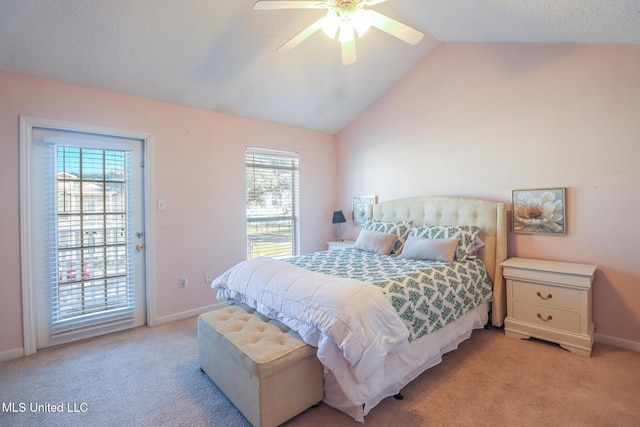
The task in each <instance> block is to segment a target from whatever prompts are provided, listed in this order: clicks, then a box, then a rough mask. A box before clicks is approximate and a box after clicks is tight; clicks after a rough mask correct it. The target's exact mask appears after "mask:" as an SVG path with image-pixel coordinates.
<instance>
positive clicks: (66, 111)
mask: <svg viewBox="0 0 640 427" xmlns="http://www.w3.org/2000/svg"><path fill="white" fill-rule="evenodd" d="M19 116H30V117H37V118H43V119H53V120H60V121H66V122H76V123H83V124H88V125H96V126H104V127H110V128H119V129H126V130H132V131H138V132H145V133H150V134H152V135H153V141H152V144H153V147H154V148H153V152H154V159H153V168H154V179H153V181H154V183H153V184H154V190H155V194H154V197H153V198H154V200H157V199H164V200H166V203H167V210H166V211H162V212H160V211H156V210H155V209H154V211H153V215H154V221H155V230H154V232H155V248H154V249H155V255H156V260H155V264H156V269H155V277H156V283H155V289H156V307H157V317H158V318H163V317H167V318H170V317H172V316H180V314H181V313H187V312H191V311H194V310H197V309H199V308H202V307H206V306H208V305H211V304H213V303H215V302H216V298H215V292H214V291H213V290H212V289H211V288H210V287H209V285H207V284H205V283H204V274H205V272H207V271H211V272H213V273H214V275H217V274H220V273H222V272H223V271H224V270H226V269H227V268H228V267H230V266H231V265H233V264H235V263H237V262H238V261H241V260H242V259H244V258H245V251H246V245H245V240H244V236H245V229H244V203H245V202H244V197H245V196H244V179H245V178H244V148H245V146H247V145H253V146H263V147H270V148H277V149H284V150H293V151H297V152H299V153H300V169H301V173H300V193H301V200H300V216H301V235H302V241H301V250H302V251H303V252H311V251H316V250H322V249H325V248H326V244H325V242H326V241H327V240H329V239H331V236H332V228H331V224H330V218H331V213H332V211H333V209H334V205H335V200H336V178H335V177H336V160H335V156H336V146H335V138H334V137H333V136H331V135H326V134H322V133H319V132H312V131H306V130H301V129H295V128H291V127H286V126H280V125H275V124H269V123H265V122H259V121H254V120H248V119H243V118H238V117H233V116H228V115H223V114H219V113H215V112H210V111H203V110H197V109H192V108H186V107H182V106H178V105H172V104H167V103H162V102H156V101H151V100H148V99H142V98H135V97H130V96H124V95H119V94H115V93H110V92H105V91H100V90H94V89H89V88H85V87H80V86H73V85H67V84H62V83H56V82H52V81H48V80H42V79H35V78H29V77H23V76H18V75H15V74H8V73H2V72H0V135H1V136H0V159H1V168H0V200H2V202H3V203H2V209H1V212H2V214H1V215H2V217H1V220H0V236H2V237H1V240H0V271H2V280H1V281H0V290H1V296H0V355H1V354H2V353H3V352H9V351H15V350H16V349H20V348H21V347H22V300H21V283H20V235H19V156H18V153H19V132H18V130H19V129H18V127H19ZM180 276H188V277H189V280H190V285H189V286H188V287H187V288H184V289H181V288H180V287H179V277H180Z"/></svg>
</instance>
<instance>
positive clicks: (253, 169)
mask: <svg viewBox="0 0 640 427" xmlns="http://www.w3.org/2000/svg"><path fill="white" fill-rule="evenodd" d="M299 171H300V167H299V155H298V153H296V152H292V151H284V150H275V149H266V148H258V147H250V146H247V147H246V149H245V179H246V181H245V224H246V232H247V237H246V244H247V252H246V255H247V259H251V258H255V257H257V256H262V255H264V256H271V257H273V258H284V257H288V256H296V255H299V254H300V237H299V236H300V220H299V199H300V194H299V193H300V191H299V190H300V188H299V187H300V185H299ZM260 172H262V173H265V172H267V173H268V172H273V174H274V175H275V178H273V179H275V180H277V181H278V186H282V185H284V188H285V192H286V191H289V194H287V198H286V199H285V200H282V199H281V197H282V195H283V194H286V193H282V192H280V193H276V195H277V196H279V197H277V200H278V201H279V204H280V209H284V210H287V209H288V210H289V213H287V214H283V213H282V212H277V210H278V209H277V207H276V206H275V205H272V206H269V207H267V206H263V207H262V208H258V207H256V205H255V204H252V202H253V203H255V200H256V198H257V197H258V196H255V194H256V193H257V192H258V191H257V186H256V177H257V176H258V175H260ZM283 175H284V176H285V177H286V178H287V181H288V182H285V181H282V180H281V178H282V176H283ZM262 179H271V178H264V176H263V178H262ZM263 184H264V185H267V183H266V182H263ZM271 184H273V183H271ZM287 185H288V187H287ZM251 193H253V194H254V197H253V199H252V198H251V197H250V194H251ZM260 194H261V195H262V196H264V197H265V198H267V199H268V198H271V199H273V197H270V196H272V195H273V194H272V193H270V192H268V191H265V192H260ZM263 203H268V202H267V201H263ZM272 204H273V202H272ZM283 222H284V223H285V225H286V223H287V222H288V223H289V224H290V237H288V238H287V239H286V240H283V238H282V235H278V234H279V232H281V227H282V223H283ZM260 225H262V227H263V230H264V231H262V232H260V231H259V228H260ZM256 227H257V228H258V231H256ZM276 228H277V230H278V231H277V232H276ZM286 234H287V232H286V231H285V235H286ZM269 241H271V242H269ZM278 241H279V242H278ZM256 247H257V248H256ZM283 247H288V248H289V249H288V250H286V251H283V250H281V249H282V248H283Z"/></svg>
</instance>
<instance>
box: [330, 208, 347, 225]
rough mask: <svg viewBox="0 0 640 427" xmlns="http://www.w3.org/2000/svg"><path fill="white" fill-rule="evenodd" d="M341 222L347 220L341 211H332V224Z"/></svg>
mask: <svg viewBox="0 0 640 427" xmlns="http://www.w3.org/2000/svg"><path fill="white" fill-rule="evenodd" d="M343 222H347V220H346V219H345V218H344V214H343V213H342V211H334V212H333V221H332V224H341V223H343Z"/></svg>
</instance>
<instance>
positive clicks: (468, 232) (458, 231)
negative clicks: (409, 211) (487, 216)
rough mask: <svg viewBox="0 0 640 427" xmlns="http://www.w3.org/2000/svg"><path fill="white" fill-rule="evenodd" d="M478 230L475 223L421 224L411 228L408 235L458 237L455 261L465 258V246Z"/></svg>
mask: <svg viewBox="0 0 640 427" xmlns="http://www.w3.org/2000/svg"><path fill="white" fill-rule="evenodd" d="M479 232H480V227H478V226H475V225H433V226H426V225H421V226H419V227H415V228H413V229H412V230H411V233H410V235H411V236H416V237H424V238H426V239H458V240H460V242H459V243H458V247H457V248H456V261H465V260H466V259H467V248H468V247H469V245H471V243H472V242H473V240H474V239H475V238H476V236H477V235H478V233H479Z"/></svg>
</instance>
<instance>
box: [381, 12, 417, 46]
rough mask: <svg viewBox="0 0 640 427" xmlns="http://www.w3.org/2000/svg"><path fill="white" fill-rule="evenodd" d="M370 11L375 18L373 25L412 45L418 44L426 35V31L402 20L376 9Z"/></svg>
mask: <svg viewBox="0 0 640 427" xmlns="http://www.w3.org/2000/svg"><path fill="white" fill-rule="evenodd" d="M369 12H371V13H373V16H374V20H373V24H372V25H373V26H374V27H376V28H379V29H381V30H382V31H384V32H386V33H389V34H391V35H392V36H394V37H397V38H399V39H400V40H403V41H405V42H407V43H409V44H411V45H415V44H418V42H419V41H420V40H422V37H424V33H423V32H422V31H418V30H416V29H415V28H412V27H410V26H408V25H406V24H403V23H402V22H400V21H396V20H395V19H393V18H389V17H388V16H386V15H383V14H381V13H378V12H376V11H375V10H369Z"/></svg>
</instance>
